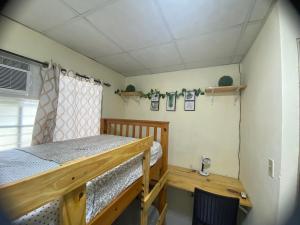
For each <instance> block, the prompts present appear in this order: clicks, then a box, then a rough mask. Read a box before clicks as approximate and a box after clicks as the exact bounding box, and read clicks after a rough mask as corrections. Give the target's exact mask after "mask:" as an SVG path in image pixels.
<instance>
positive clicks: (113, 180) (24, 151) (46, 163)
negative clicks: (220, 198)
mask: <svg viewBox="0 0 300 225" xmlns="http://www.w3.org/2000/svg"><path fill="white" fill-rule="evenodd" d="M134 140H135V139H134V138H129V137H121V136H113V135H100V136H94V137H88V138H81V139H74V140H68V141H63V142H56V143H51V144H44V145H37V146H32V147H28V148H19V149H12V150H8V151H2V152H0V184H7V183H10V182H13V181H17V180H19V179H22V178H25V177H28V176H32V175H35V174H38V173H40V172H44V171H47V170H49V169H51V168H55V167H58V166H60V165H61V164H63V163H66V162H68V161H70V160H74V159H78V158H80V157H83V156H90V155H94V154H97V153H100V152H105V151H109V150H111V149H113V148H115V147H118V146H121V145H123V144H126V143H130V142H132V141H134ZM161 156H162V149H161V145H160V144H159V143H158V142H154V143H153V146H152V148H151V161H150V164H151V165H154V164H155V163H156V162H157V160H158V159H159V158H160V157H161ZM141 159H142V154H139V155H138V156H136V157H134V158H132V159H130V160H128V161H126V162H125V163H123V164H121V165H119V166H117V167H115V168H114V169H112V170H110V171H108V172H106V173H104V174H102V175H101V176H99V177H96V178H94V179H93V180H91V181H89V182H88V183H87V207H86V221H87V222H89V221H91V219H92V218H94V216H95V215H97V214H98V213H99V212H100V211H101V210H102V209H103V208H105V207H106V206H107V205H108V204H109V203H110V202H111V201H112V200H113V199H115V198H116V197H117V196H118V195H119V194H120V193H121V192H122V191H124V190H125V189H126V188H127V187H129V186H130V185H131V184H132V183H133V182H135V181H136V180H137V179H138V178H140V177H141V176H142V160H141ZM59 204H60V203H59V200H56V201H53V202H50V203H48V204H46V205H44V206H42V207H40V208H38V209H36V210H34V211H32V212H30V213H28V214H27V215H24V216H22V217H21V218H19V219H17V220H15V221H14V222H13V224H16V225H38V224H46V225H58V224H59Z"/></svg>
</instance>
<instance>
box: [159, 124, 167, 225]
mask: <svg viewBox="0 0 300 225" xmlns="http://www.w3.org/2000/svg"><path fill="white" fill-rule="evenodd" d="M168 143H169V124H166V125H165V126H164V127H163V128H161V146H162V149H163V155H162V168H161V171H160V174H161V176H162V175H163V174H164V173H165V172H166V171H167V170H168V147H169V146H168ZM158 198H159V203H158V204H159V205H158V211H159V213H160V214H161V215H163V217H162V218H163V221H159V224H164V223H165V219H164V218H165V216H164V215H165V214H166V210H167V185H165V186H164V187H163V189H162V190H161V191H160V193H159V196H158Z"/></svg>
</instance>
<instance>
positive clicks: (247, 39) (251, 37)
mask: <svg viewBox="0 0 300 225" xmlns="http://www.w3.org/2000/svg"><path fill="white" fill-rule="evenodd" d="M261 26H262V23H260V22H259V23H249V24H248V25H247V27H246V30H245V32H244V33H243V34H242V37H241V40H240V43H239V46H238V49H237V52H236V54H237V55H244V54H246V53H247V52H248V50H249V48H250V47H251V45H252V44H253V42H254V41H255V39H256V37H257V34H258V33H259V31H260V28H261Z"/></svg>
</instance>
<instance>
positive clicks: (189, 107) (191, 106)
mask: <svg viewBox="0 0 300 225" xmlns="http://www.w3.org/2000/svg"><path fill="white" fill-rule="evenodd" d="M184 111H195V101H184Z"/></svg>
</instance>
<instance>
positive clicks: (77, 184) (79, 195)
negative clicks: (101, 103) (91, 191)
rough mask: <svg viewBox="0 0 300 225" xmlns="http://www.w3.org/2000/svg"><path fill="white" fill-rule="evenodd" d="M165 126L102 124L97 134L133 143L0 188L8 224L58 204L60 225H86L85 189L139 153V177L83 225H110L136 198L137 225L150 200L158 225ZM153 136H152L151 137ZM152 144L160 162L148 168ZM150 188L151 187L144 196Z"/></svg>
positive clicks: (162, 208)
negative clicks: (138, 208) (138, 202)
mask: <svg viewBox="0 0 300 225" xmlns="http://www.w3.org/2000/svg"><path fill="white" fill-rule="evenodd" d="M168 132H169V123H168V122H161V121H145V120H125V119H102V120H101V133H102V134H114V135H120V136H128V137H129V136H130V137H136V138H139V140H136V141H134V142H132V143H129V144H126V145H122V146H120V147H118V148H115V149H113V150H111V151H109V152H105V153H100V154H96V155H93V156H90V157H86V158H80V159H77V160H73V161H71V162H68V163H66V164H64V165H62V166H60V167H58V168H55V169H52V170H49V171H47V172H44V173H41V174H39V175H36V176H32V177H29V178H25V179H22V180H20V181H17V182H14V183H10V184H7V185H2V186H0V202H1V203H5V209H6V210H7V213H8V214H9V215H10V216H11V218H12V219H15V218H18V217H20V216H22V215H25V214H27V213H29V212H30V211H32V210H34V209H36V208H38V207H40V206H42V205H44V204H46V203H49V202H51V201H53V200H55V199H58V198H61V199H62V201H61V204H62V205H61V207H60V210H61V211H60V217H61V218H60V224H62V225H84V224H86V214H85V213H86V212H85V210H86V183H87V182H88V181H89V180H91V179H93V178H95V177H97V176H100V175H101V174H104V173H105V172H107V171H109V170H111V169H113V168H114V167H116V166H118V165H120V164H122V163H124V162H126V161H127V160H129V159H131V158H132V157H134V156H136V155H138V154H140V153H143V160H142V161H143V176H142V177H141V178H140V179H138V180H137V181H136V182H134V183H133V184H131V185H130V186H129V187H128V188H127V189H126V190H125V191H123V192H122V193H121V194H120V195H119V196H118V197H117V198H115V199H114V200H113V201H112V202H111V203H110V204H109V205H108V206H106V207H105V208H104V209H103V210H102V211H100V213H98V214H97V215H96V216H95V217H94V218H93V220H92V221H90V222H89V225H110V224H112V223H113V222H114V221H115V219H116V218H118V217H119V215H120V214H121V213H122V212H123V211H124V210H125V209H126V208H127V206H128V205H129V204H130V203H131V202H132V201H133V200H134V199H135V198H136V197H137V196H138V195H139V194H140V195H141V204H142V207H141V225H147V217H148V213H147V211H148V209H149V207H150V206H151V204H152V203H153V202H154V200H155V199H156V204H157V207H158V210H159V213H160V216H159V219H158V222H157V224H158V225H161V224H163V223H164V218H165V215H166V210H167V203H166V181H167V174H168V171H167V168H168ZM152 134H153V135H152ZM153 140H155V141H158V142H160V143H161V146H162V151H163V153H162V157H161V158H160V160H159V161H158V162H157V163H156V164H154V165H153V166H152V167H150V148H151V146H152V144H153ZM150 183H151V184H154V186H153V188H152V189H151V191H150V188H149V187H150Z"/></svg>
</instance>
